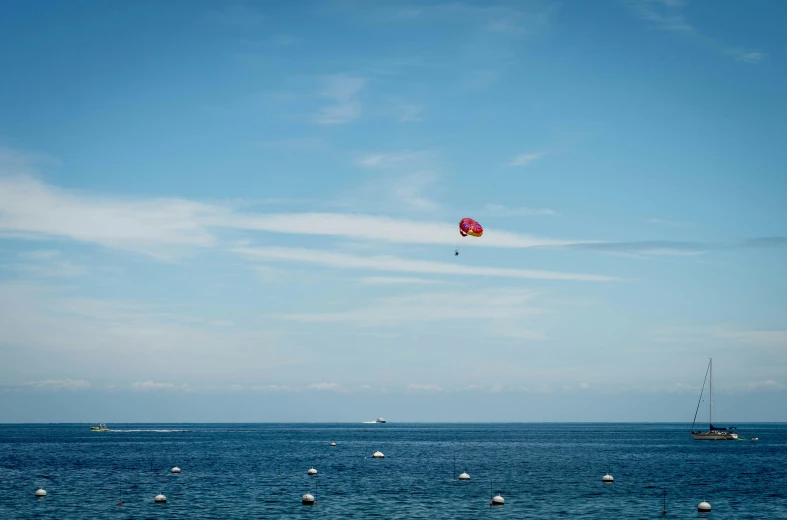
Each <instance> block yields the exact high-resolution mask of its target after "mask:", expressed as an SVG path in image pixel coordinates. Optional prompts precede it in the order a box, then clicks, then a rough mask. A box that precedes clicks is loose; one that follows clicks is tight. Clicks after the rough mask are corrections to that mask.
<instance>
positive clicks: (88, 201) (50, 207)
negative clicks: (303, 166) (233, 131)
mask: <svg viewBox="0 0 787 520" xmlns="http://www.w3.org/2000/svg"><path fill="white" fill-rule="evenodd" d="M411 159H412V157H410V156H404V155H397V154H379V155H372V156H368V157H365V158H363V159H361V160H363V161H365V163H366V165H367V166H369V167H376V168H387V167H393V165H396V164H407V161H408V160H411ZM401 178H407V177H406V176H405V177H400V178H399V179H401ZM394 180H395V179H391V182H393V181H394ZM433 181H434V178H429V177H428V176H425V175H418V174H416V178H413V179H410V181H408V182H406V183H404V185H396V184H394V185H392V186H390V189H388V190H387V194H388V196H390V197H396V200H397V201H398V202H399V204H398V206H399V209H401V207H402V204H408V205H411V206H415V207H428V206H430V205H431V204H432V203H431V201H430V200H429V199H428V198H426V196H425V195H424V193H423V190H424V186H425V184H424V183H429V182H433ZM381 182H382V181H381ZM385 182H386V183H387V182H388V181H387V180H386V181H385ZM385 186H387V184H385ZM378 188H380V189H382V188H383V186H378ZM0 207H2V208H3V212H2V213H0V234H5V235H6V236H15V237H19V238H31V239H43V238H58V237H60V238H68V239H71V240H77V241H80V242H88V243H94V244H100V245H102V246H105V247H109V248H113V249H123V250H130V251H135V252H139V253H144V254H149V255H151V256H154V257H157V258H162V259H166V258H169V257H171V256H173V255H177V254H178V251H180V248H184V247H198V248H208V247H216V246H217V245H219V244H220V239H219V237H218V236H217V231H218V230H220V229H222V228H223V229H237V230H246V231H265V232H271V233H277V234H305V235H331V236H344V237H348V238H354V239H359V240H376V241H384V242H398V243H420V244H435V245H453V244H454V243H455V241H456V235H457V231H456V225H455V224H453V223H451V224H449V223H438V222H428V221H412V220H406V219H394V218H390V217H385V216H373V215H357V214H343V213H292V214H287V213H251V212H245V213H242V212H239V211H237V210H236V209H235V208H233V206H232V205H230V204H226V205H215V204H206V203H200V202H194V201H190V200H184V199H174V198H154V199H129V198H124V197H116V196H103V195H94V194H90V193H84V192H76V191H69V190H62V189H59V188H56V187H53V186H50V185H47V184H44V183H42V182H40V181H39V180H37V179H35V178H32V177H29V176H22V177H0ZM405 228H406V229H408V230H409V231H408V233H402V232H401V230H402V229H405ZM476 242H478V243H475V244H472V245H474V246H479V245H480V246H482V247H515V248H518V247H533V246H548V245H563V244H570V243H573V242H574V241H566V240H555V239H548V238H538V237H531V236H527V235H521V234H515V233H508V232H505V231H497V230H489V231H487V233H486V234H485V235H484V240H483V241H476Z"/></svg>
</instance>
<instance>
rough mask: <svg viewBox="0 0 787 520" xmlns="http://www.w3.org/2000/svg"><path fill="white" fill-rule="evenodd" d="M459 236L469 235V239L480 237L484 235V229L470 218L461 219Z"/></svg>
mask: <svg viewBox="0 0 787 520" xmlns="http://www.w3.org/2000/svg"><path fill="white" fill-rule="evenodd" d="M459 234H460V235H462V236H463V237H466V236H467V235H470V236H471V237H480V236H481V235H483V234H484V228H482V227H481V224H479V223H478V222H476V221H475V220H473V219H471V218H463V219H462V220H460V221H459Z"/></svg>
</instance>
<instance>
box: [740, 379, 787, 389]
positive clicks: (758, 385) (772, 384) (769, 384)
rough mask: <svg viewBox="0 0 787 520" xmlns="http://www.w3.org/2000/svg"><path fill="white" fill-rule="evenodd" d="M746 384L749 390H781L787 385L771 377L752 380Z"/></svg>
mask: <svg viewBox="0 0 787 520" xmlns="http://www.w3.org/2000/svg"><path fill="white" fill-rule="evenodd" d="M746 386H747V387H748V389H749V390H783V389H785V388H787V385H784V384H783V383H780V382H778V381H774V380H773V379H767V380H765V381H752V382H750V383H748V384H747V385H746Z"/></svg>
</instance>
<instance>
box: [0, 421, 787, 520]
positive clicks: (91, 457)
mask: <svg viewBox="0 0 787 520" xmlns="http://www.w3.org/2000/svg"><path fill="white" fill-rule="evenodd" d="M738 426H739V429H740V431H741V433H742V435H743V436H746V437H748V436H750V435H753V436H757V437H759V440H758V441H736V442H733V441H729V442H700V441H694V440H692V439H691V437H690V435H689V433H688V431H687V427H686V425H683V424H392V423H388V424H110V425H109V427H110V428H112V429H113V430H114V431H110V432H91V431H89V428H88V426H87V425H4V426H0V518H2V519H17V518H18V519H31V518H47V519H50V518H52V519H55V518H56V519H74V520H78V519H90V520H95V519H97V518H101V519H166V518H184V519H185V518H188V519H235V518H238V519H240V518H243V519H247V518H266V519H267V518H386V519H389V518H407V519H413V518H424V519H436V518H451V519H464V518H467V519H470V518H539V519H544V518H565V517H569V516H571V517H577V516H578V517H583V518H632V519H633V518H663V516H662V515H661V510H662V499H663V490H664V486H665V480H666V488H667V509H668V515H667V516H668V518H697V517H706V518H720V519H721V518H724V519H729V518H735V519H746V518H752V519H754V518H757V519H762V518H787V425H776V424H757V425H754V424H749V425H746V424H743V425H738ZM331 441H335V442H336V443H337V446H336V447H331V446H330V442H331ZM375 450H380V451H382V452H383V453H384V454H385V458H384V459H372V458H371V454H372V453H373V452H374V451H375ZM173 466H179V467H180V468H182V473H181V474H179V475H174V474H171V473H170V469H171V468H172V467H173ZM312 466H313V467H315V468H316V469H317V470H318V473H319V474H318V476H316V477H308V476H307V475H306V471H307V470H308V469H309V468H311V467H312ZM463 470H466V471H467V472H468V473H469V474H470V476H471V480H469V481H464V482H463V481H458V480H456V476H457V475H458V474H459V473H461V472H462V471H463ZM607 471H611V473H612V475H613V476H614V478H615V482H614V484H612V485H606V484H603V483H602V482H601V477H602V476H603V475H604V474H606V473H607ZM38 487H44V488H45V489H46V490H47V493H48V495H47V496H46V497H45V498H40V499H39V498H35V496H34V493H35V490H36V489H38ZM307 491H311V492H312V493H313V494H315V495H316V497H317V501H318V505H317V506H314V507H307V506H303V505H301V496H302V495H303V494H304V493H305V492H307ZM492 491H494V492H495V494H496V492H497V491H502V495H503V497H504V498H505V500H506V502H505V505H504V506H503V507H490V506H489V500H490V496H491V495H490V492H492ZM121 492H122V499H123V502H124V504H123V505H118V504H117V502H118V501H119V499H120V494H121ZM159 492H162V493H164V494H165V495H166V496H167V503H166V504H155V503H154V501H153V498H154V496H155V495H157V494H158V493H159ZM701 500H708V501H709V502H710V503H711V505H712V507H713V510H712V512H711V513H709V514H700V513H698V512H697V504H698V503H699V502H700V501H701Z"/></svg>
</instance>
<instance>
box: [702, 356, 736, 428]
mask: <svg viewBox="0 0 787 520" xmlns="http://www.w3.org/2000/svg"><path fill="white" fill-rule="evenodd" d="M708 374H710V385H709V391H708V395H709V398H708V412H709V419H708V431H706V432H704V431H701V430H697V431H694V424H695V423H696V422H697V413H698V412H699V411H700V403H702V394H703V392H705V383H706V382H707V380H708ZM735 429H736V428H735V427H734V426H732V427H730V428H719V427H717V426H713V358H710V360H709V361H708V369H707V370H706V371H705V381H703V382H702V390H701V391H700V400H699V402H698V403H697V411H696V412H694V421H693V422H692V423H691V436H692V437H693V438H694V440H696V441H734V440H737V439H738V432H737V431H733V430H735Z"/></svg>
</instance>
